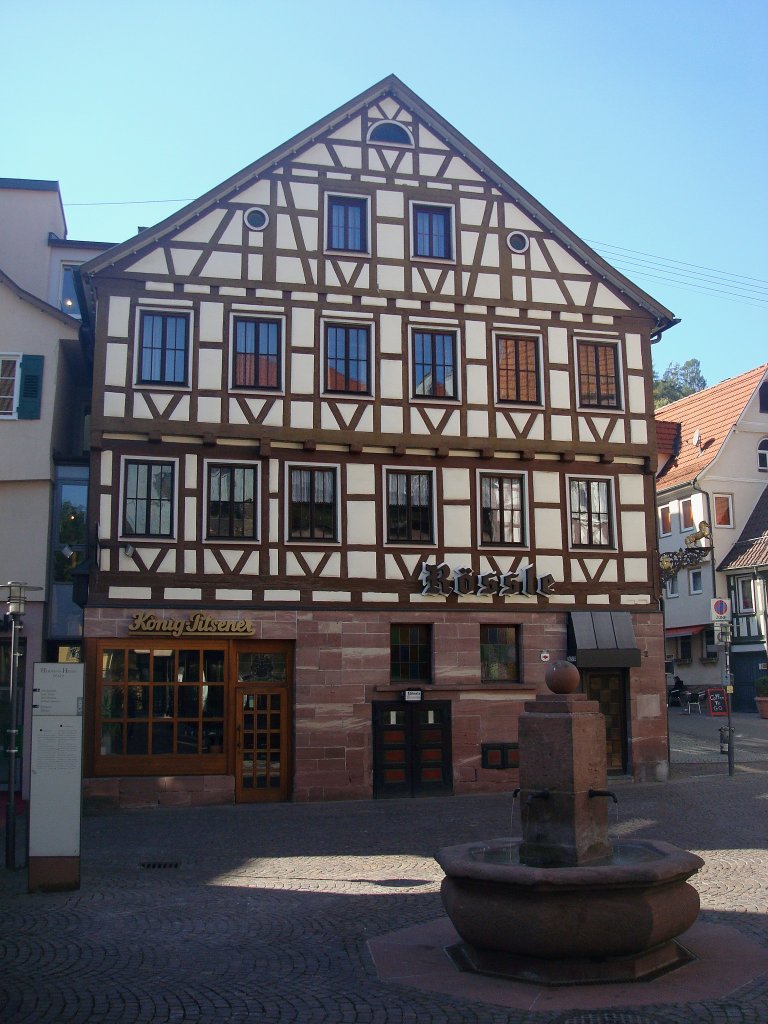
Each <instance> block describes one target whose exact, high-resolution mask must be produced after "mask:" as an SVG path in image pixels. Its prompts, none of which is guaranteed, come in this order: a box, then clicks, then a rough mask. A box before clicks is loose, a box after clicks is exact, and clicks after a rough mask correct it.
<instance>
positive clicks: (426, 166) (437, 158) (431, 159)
mask: <svg viewBox="0 0 768 1024" xmlns="http://www.w3.org/2000/svg"><path fill="white" fill-rule="evenodd" d="M443 159H444V158H443V157H442V156H441V155H438V154H436V153H419V174H423V175H424V176H425V177H427V178H433V177H434V176H435V175H436V174H437V172H438V171H439V170H440V168H441V167H442V164H443Z"/></svg>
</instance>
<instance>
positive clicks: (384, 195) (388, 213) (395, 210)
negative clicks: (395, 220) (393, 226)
mask: <svg viewBox="0 0 768 1024" xmlns="http://www.w3.org/2000/svg"><path fill="white" fill-rule="evenodd" d="M376 213H377V215H378V216H379V217H404V216H405V206H404V196H403V193H402V192H389V191H385V190H384V189H381V190H379V191H378V192H377V193H376Z"/></svg>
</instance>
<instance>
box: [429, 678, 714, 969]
mask: <svg viewBox="0 0 768 1024" xmlns="http://www.w3.org/2000/svg"><path fill="white" fill-rule="evenodd" d="M546 681H547V685H548V686H549V689H550V691H551V692H550V693H548V694H540V695H539V696H537V697H536V699H535V700H534V701H529V702H526V704H525V711H524V713H523V714H522V715H521V716H520V725H519V751H520V790H519V796H520V806H521V818H522V828H523V838H522V842H516V841H512V840H511V839H493V840H490V841H487V842H474V843H466V844H463V845H461V846H450V847H445V848H444V849H441V850H440V851H439V852H438V854H437V858H436V859H437V862H438V863H439V864H440V867H441V868H442V869H443V871H444V872H445V876H446V877H445V878H444V879H443V883H442V888H441V895H442V899H443V905H444V906H445V909H446V911H447V913H448V916H449V917H450V919H451V921H452V922H453V925H454V927H455V928H456V931H457V932H458V933H459V935H460V937H461V939H462V940H463V941H462V942H461V943H460V944H459V945H458V946H456V947H453V949H452V950H451V951H450V952H451V955H452V956H453V958H454V960H455V961H456V962H457V963H458V965H459V966H460V967H462V968H463V969H465V970H473V971H477V972H478V973H483V974H493V975H500V976H502V977H509V978H515V979H518V980H526V981H535V982H538V983H544V984H552V985H563V984H586V983H595V982H609V981H636V980H647V979H649V978H652V977H656V976H658V975H659V974H663V973H665V972H666V971H670V970H674V969H675V968H676V967H680V966H682V965H683V964H684V963H688V962H689V961H690V959H691V956H690V954H689V953H688V952H687V951H686V950H685V949H684V947H682V946H681V945H680V944H679V943H678V942H676V941H675V939H676V938H677V936H679V935H681V934H682V933H683V932H684V931H686V930H687V929H688V928H690V927H691V925H692V924H693V923H694V922H695V920H696V917H697V916H698V913H699V894H698V892H697V891H696V890H695V889H694V888H693V886H691V885H689V884H688V881H687V880H688V879H689V878H690V877H691V876H692V875H694V874H695V873H696V872H697V871H698V870H699V869H700V868H701V867H703V865H704V862H703V860H701V858H700V857H697V856H696V855H695V854H692V853H689V852H688V851H687V850H681V849H679V848H678V847H676V846H672V845H671V844H669V843H664V842H659V841H656V840H627V841H622V842H620V843H611V842H610V841H609V838H608V805H609V802H610V801H615V800H616V797H615V795H614V794H613V793H611V792H610V791H609V790H608V789H607V772H606V755H605V722H604V719H603V716H602V714H601V713H600V709H599V705H598V703H597V701H590V700H587V698H586V696H585V695H584V694H581V693H576V692H575V691H576V689H577V688H578V686H579V672H578V669H577V668H576V667H575V666H574V665H571V664H569V663H568V662H556V663H555V664H554V665H552V666H551V667H550V668H549V669H548V671H547V676H546Z"/></svg>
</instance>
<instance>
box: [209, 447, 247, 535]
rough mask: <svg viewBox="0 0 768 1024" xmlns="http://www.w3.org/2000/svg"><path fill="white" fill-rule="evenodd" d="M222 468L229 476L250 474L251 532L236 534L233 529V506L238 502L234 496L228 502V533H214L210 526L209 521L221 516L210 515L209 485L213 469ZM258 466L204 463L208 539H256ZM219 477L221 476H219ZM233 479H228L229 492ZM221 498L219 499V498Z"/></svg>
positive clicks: (242, 463) (215, 462) (239, 463)
mask: <svg viewBox="0 0 768 1024" xmlns="http://www.w3.org/2000/svg"><path fill="white" fill-rule="evenodd" d="M214 470H219V471H221V470H224V471H225V473H226V474H228V475H229V476H230V477H231V476H232V474H234V473H236V472H238V471H243V472H247V473H249V474H250V475H251V478H252V482H253V499H252V502H253V505H252V507H253V527H252V532H251V533H250V534H248V533H242V534H238V533H236V532H234V531H233V529H232V527H233V525H234V524H235V521H236V519H235V506H236V505H237V504H238V502H236V501H235V500H234V498H230V499H229V502H230V505H231V506H232V507H231V508H230V510H229V514H228V517H227V518H228V520H229V527H230V532H229V533H214V532H213V531H212V528H211V522H212V520H213V519H214V518H218V519H221V516H218V517H214V516H212V515H211V503H212V501H213V500H214V499H212V497H211V486H212V482H213V471H214ZM259 476H260V474H259V466H258V465H257V464H255V463H247V462H226V461H217V460H213V459H212V460H210V461H206V463H205V538H206V540H208V541H234V542H236V543H242V542H244V541H258V540H259V536H260V530H259V519H260V516H259V511H260V507H261V506H260V495H259V483H260V480H259ZM220 479H221V477H220ZM232 484H233V481H232V479H230V494H231V493H232ZM219 500H221V499H219Z"/></svg>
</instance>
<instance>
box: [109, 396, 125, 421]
mask: <svg viewBox="0 0 768 1024" xmlns="http://www.w3.org/2000/svg"><path fill="white" fill-rule="evenodd" d="M104 415H105V416H119V417H122V416H125V394H118V393H117V392H115V391H106V392H105V393H104Z"/></svg>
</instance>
